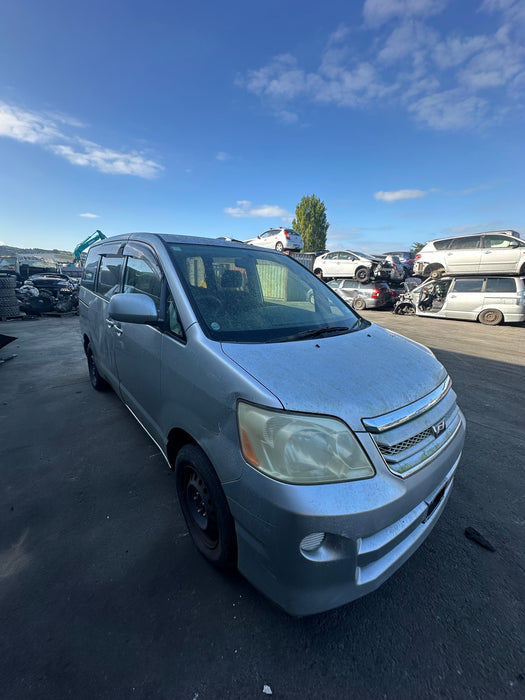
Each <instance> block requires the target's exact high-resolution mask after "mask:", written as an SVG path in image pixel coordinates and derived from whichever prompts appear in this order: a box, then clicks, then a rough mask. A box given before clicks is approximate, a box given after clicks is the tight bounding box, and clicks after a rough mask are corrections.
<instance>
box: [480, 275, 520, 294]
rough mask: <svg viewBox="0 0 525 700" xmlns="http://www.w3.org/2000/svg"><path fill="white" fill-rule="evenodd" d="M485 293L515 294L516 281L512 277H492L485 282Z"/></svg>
mask: <svg viewBox="0 0 525 700" xmlns="http://www.w3.org/2000/svg"><path fill="white" fill-rule="evenodd" d="M485 291H486V292H515V291H516V281H515V280H514V279H512V277H493V278H489V279H488V280H487V286H486V287H485Z"/></svg>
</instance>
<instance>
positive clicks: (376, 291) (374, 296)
mask: <svg viewBox="0 0 525 700" xmlns="http://www.w3.org/2000/svg"><path fill="white" fill-rule="evenodd" d="M378 297H379V289H377V287H376V288H375V289H372V299H377V298H378Z"/></svg>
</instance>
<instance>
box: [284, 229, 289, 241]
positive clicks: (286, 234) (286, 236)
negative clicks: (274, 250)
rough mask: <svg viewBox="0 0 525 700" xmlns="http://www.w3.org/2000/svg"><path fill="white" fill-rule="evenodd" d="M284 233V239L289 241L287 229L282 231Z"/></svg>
mask: <svg viewBox="0 0 525 700" xmlns="http://www.w3.org/2000/svg"><path fill="white" fill-rule="evenodd" d="M284 235H285V238H286V240H287V241H289V240H290V234H289V233H288V231H284Z"/></svg>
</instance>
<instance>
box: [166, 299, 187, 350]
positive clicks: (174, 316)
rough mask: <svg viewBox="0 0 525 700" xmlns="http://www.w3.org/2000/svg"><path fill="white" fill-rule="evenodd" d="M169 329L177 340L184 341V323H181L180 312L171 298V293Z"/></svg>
mask: <svg viewBox="0 0 525 700" xmlns="http://www.w3.org/2000/svg"><path fill="white" fill-rule="evenodd" d="M167 301H168V319H167V320H168V329H169V331H170V333H173V335H176V336H177V338H180V339H181V340H182V339H184V331H183V329H182V323H181V321H180V316H179V312H178V311H177V307H176V306H175V301H174V300H173V297H172V296H171V292H168V299H167Z"/></svg>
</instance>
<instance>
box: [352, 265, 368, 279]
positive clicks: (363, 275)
mask: <svg viewBox="0 0 525 700" xmlns="http://www.w3.org/2000/svg"><path fill="white" fill-rule="evenodd" d="M355 278H356V280H359V282H368V281H369V279H370V270H367V269H366V267H358V268H357V270H356V271H355Z"/></svg>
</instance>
